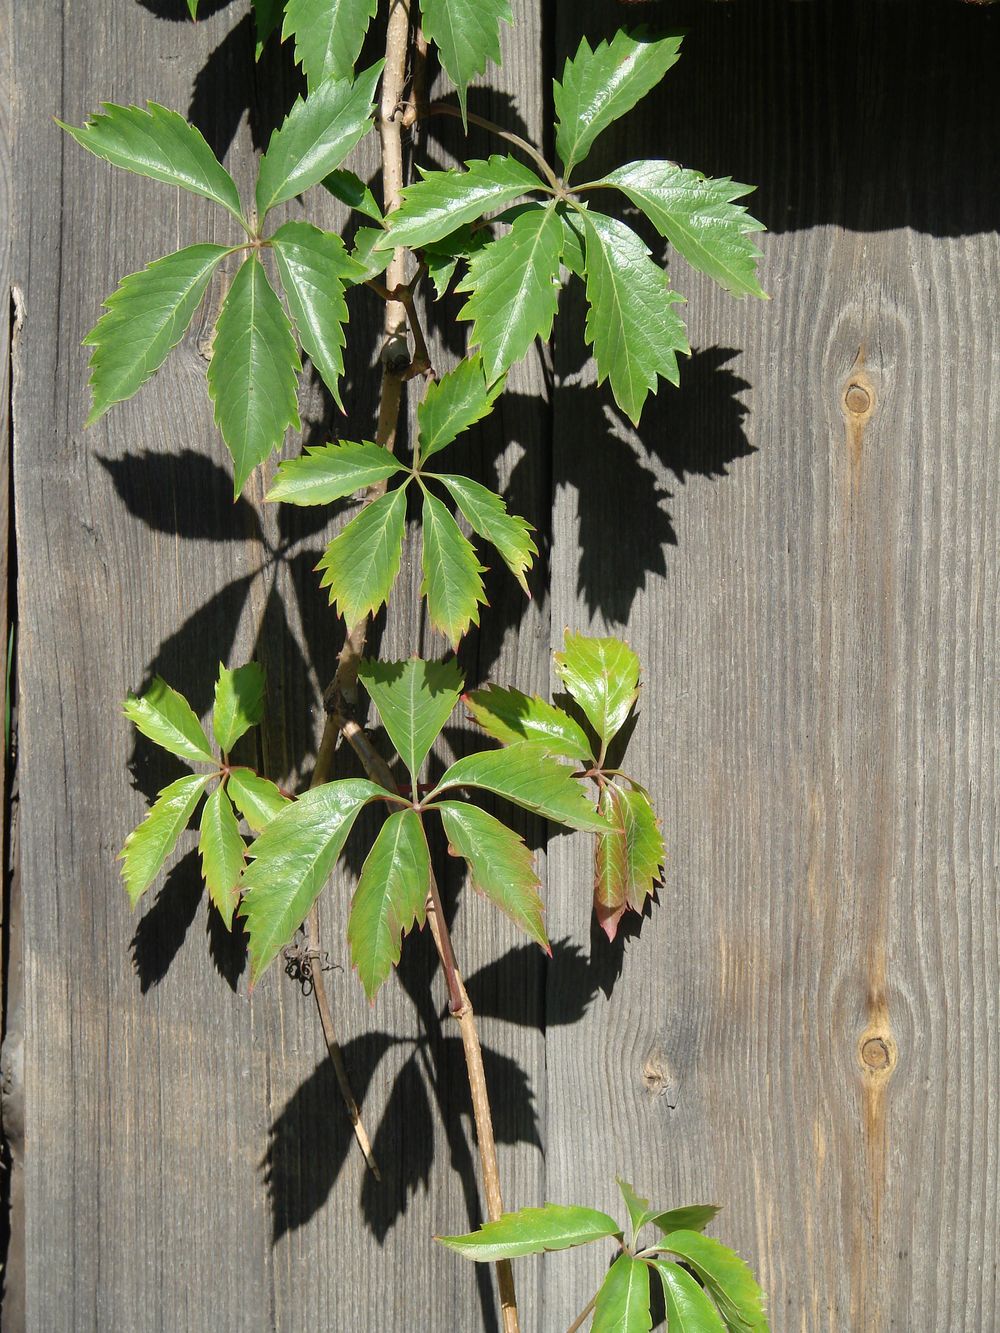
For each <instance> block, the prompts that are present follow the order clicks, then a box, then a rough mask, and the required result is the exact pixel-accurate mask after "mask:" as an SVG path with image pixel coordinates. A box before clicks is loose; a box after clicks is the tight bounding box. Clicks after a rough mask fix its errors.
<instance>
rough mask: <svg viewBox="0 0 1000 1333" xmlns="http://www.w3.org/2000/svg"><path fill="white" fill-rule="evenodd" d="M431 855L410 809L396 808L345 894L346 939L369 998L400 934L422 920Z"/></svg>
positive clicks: (393, 957)
mask: <svg viewBox="0 0 1000 1333" xmlns="http://www.w3.org/2000/svg"><path fill="white" fill-rule="evenodd" d="M430 870H431V861H430V854H429V853H428V850H427V839H426V838H425V837H424V828H423V824H422V823H421V822H420V816H419V815H418V814H417V812H416V811H415V810H397V811H396V813H395V814H392V815H390V816H389V818H388V819H387V820H386V821H385V823H384V824H383V825H382V827H381V829H380V830H379V834H378V837H377V838H376V839H375V842H374V844H373V846H372V849H371V851H370V852H369V853H368V856H367V857H366V859H365V863H364V866H363V867H362V870H361V878H360V879H359V880H358V887H357V888H356V889H355V890H354V897H353V899H352V900H351V915H350V918H349V919H348V922H347V940H348V943H349V944H350V946H351V961H352V962H353V963H354V966H355V967H356V968H357V969H358V977H359V978H360V980H361V984H362V986H364V988H365V994H366V995H367V996H368V998H369V1000H374V998H375V996H376V994H377V992H378V989H379V987H380V986H381V985H382V983H383V982H384V981H385V980H386V979H387V978H388V976H389V973H390V972H391V970H392V969H393V968H394V967H395V966H396V964H397V963H398V962H399V954H400V948H401V945H402V938H403V936H404V935H405V934H406V933H407V932H408V931H410V930H412V929H413V926H414V925H415V924H418V923H419V924H420V925H421V926H422V925H423V924H424V916H425V912H424V903H425V901H426V898H427V890H428V888H429V886H430Z"/></svg>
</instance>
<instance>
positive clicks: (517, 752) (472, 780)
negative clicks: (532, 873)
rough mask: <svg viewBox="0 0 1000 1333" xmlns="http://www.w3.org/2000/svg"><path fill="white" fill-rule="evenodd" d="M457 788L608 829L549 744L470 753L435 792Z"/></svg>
mask: <svg viewBox="0 0 1000 1333" xmlns="http://www.w3.org/2000/svg"><path fill="white" fill-rule="evenodd" d="M453 787H478V788H480V789H481V790H483V791H489V792H492V793H493V794H494V795H495V796H503V797H505V798H506V799H507V800H508V801H513V802H514V804H515V805H520V806H523V808H524V809H525V810H531V811H532V812H533V813H534V814H537V815H544V817H545V818H546V819H551V820H552V822H553V823H554V824H566V825H568V827H569V828H575V829H583V830H585V831H587V832H589V833H601V832H603V831H604V830H606V828H607V823H606V822H605V820H604V818H603V816H601V815H599V814H598V813H597V811H596V810H595V809H594V807H593V806H592V805H591V804H590V802H589V801H588V800H587V798H586V796H585V795H584V790H583V787H582V786H581V785H580V783H579V782H577V780H576V779H575V778H574V777H573V771H572V769H570V768H567V766H566V765H565V764H561V763H560V762H559V760H558V759H554V758H553V757H552V756H551V754H550V753H549V752H548V750H547V749H546V747H545V746H544V744H537V743H535V742H532V741H522V742H521V743H520V744H518V745H508V746H507V748H506V749H504V750H483V751H481V752H480V753H479V754H470V755H466V756H465V758H464V759H458V760H456V762H455V763H454V764H452V766H451V767H450V768H449V769H448V770H447V772H446V773H445V774H444V776H443V777H442V778H441V781H440V782H439V783H438V785H437V787H436V788H435V789H434V792H433V793H432V796H437V795H438V794H440V793H441V792H444V791H448V790H450V789H451V788H453ZM428 799H430V798H428Z"/></svg>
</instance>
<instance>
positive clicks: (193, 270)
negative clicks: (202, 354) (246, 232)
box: [83, 245, 229, 426]
mask: <svg viewBox="0 0 1000 1333" xmlns="http://www.w3.org/2000/svg"><path fill="white" fill-rule="evenodd" d="M228 253H229V251H228V250H227V249H226V247H225V246H222V245H190V246H188V247H187V249H185V250H178V251H177V252H176V254H172V255H166V256H164V258H163V259H156V260H154V261H153V263H151V264H148V265H147V266H146V267H145V268H144V269H142V270H141V271H140V272H139V273H130V274H129V275H128V276H127V277H124V278H122V280H121V282H120V283H119V284H118V288H117V290H116V291H115V292H113V293H112V294H111V295H110V296H109V297H108V299H107V300H106V301H105V302H104V305H105V307H106V310H107V313H106V314H104V315H102V316H101V318H100V319H99V320H98V321H97V323H96V324H95V325H94V327H93V328H92V329H91V330H90V332H89V333H88V334H87V336H86V338H84V340H83V342H84V346H85V347H92V348H93V349H94V350H93V352H92V353H91V357H90V388H91V393H92V395H93V406H92V407H91V410H90V416H89V417H88V418H87V425H88V426H91V425H93V423H94V422H95V421H97V420H98V418H100V417H102V416H103V415H104V413H105V412H106V411H107V410H108V408H109V407H110V406H111V405H112V403H121V402H124V400H125V399H126V398H131V397H132V395H133V394H134V393H135V392H136V391H137V390H138V389H140V388H141V387H142V385H144V384H145V383H146V381H147V380H148V379H149V378H150V377H151V376H152V375H153V374H154V373H155V372H156V371H157V370H159V368H160V366H162V365H163V362H164V361H165V360H166V358H167V355H168V353H169V352H170V350H171V348H173V347H176V346H177V344H178V343H179V342H180V340H181V338H183V337H184V334H185V332H186V330H187V327H188V325H189V324H190V323H191V320H192V319H193V318H194V313H195V311H196V310H197V309H198V306H199V305H200V304H201V299H202V297H203V296H204V295H205V289H206V287H207V286H208V284H209V282H210V281H211V278H212V274H213V273H214V272H215V270H216V268H217V267H218V265H219V262H220V260H222V258H223V257H224V256H225V255H227V254H228Z"/></svg>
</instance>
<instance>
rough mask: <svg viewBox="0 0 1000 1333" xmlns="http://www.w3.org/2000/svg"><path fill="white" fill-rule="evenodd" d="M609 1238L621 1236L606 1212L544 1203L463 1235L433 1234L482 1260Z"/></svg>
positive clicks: (569, 1246)
mask: <svg viewBox="0 0 1000 1333" xmlns="http://www.w3.org/2000/svg"><path fill="white" fill-rule="evenodd" d="M610 1238H614V1239H620V1238H621V1230H620V1228H619V1226H618V1223H617V1222H616V1221H615V1220H614V1218H613V1217H609V1216H608V1215H607V1213H600V1212H598V1211H597V1210H596V1209H594V1208H574V1207H571V1206H567V1205H565V1204H558V1203H547V1204H545V1205H544V1206H543V1207H541V1208H522V1209H520V1211H519V1212H516V1213H504V1215H503V1217H501V1218H499V1219H498V1220H497V1221H496V1222H485V1223H484V1224H483V1225H482V1226H481V1227H480V1228H479V1230H478V1231H472V1232H470V1233H469V1234H468V1235H465V1236H436V1237H435V1240H437V1241H439V1242H440V1243H441V1244H442V1245H447V1247H448V1249H449V1250H454V1251H455V1252H456V1253H458V1254H461V1255H462V1256H463V1257H464V1258H466V1259H472V1260H474V1261H475V1262H476V1263H480V1264H484V1263H495V1262H496V1260H497V1259H517V1258H519V1257H520V1256H521V1255H524V1254H543V1253H544V1252H545V1251H546V1250H569V1249H572V1248H573V1247H574V1246H576V1245H589V1244H590V1242H591V1241H595V1240H605V1239H610Z"/></svg>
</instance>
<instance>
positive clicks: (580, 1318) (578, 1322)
mask: <svg viewBox="0 0 1000 1333" xmlns="http://www.w3.org/2000/svg"><path fill="white" fill-rule="evenodd" d="M600 1294H601V1293H600V1290H597V1291H595V1292H594V1294H593V1296H591V1298H590V1300H589V1301H588V1302H587V1306H586V1308H585V1309H583V1310H581V1311H580V1313H579V1314H578V1315H577V1317H576V1318H575V1319H574V1320H573V1322H572V1324H570V1326H569V1328H568V1329H567V1330H566V1333H577V1330H578V1329H581V1328H583V1325H584V1322H585V1321H586V1318H587V1316H588V1315H589V1314H590V1312H591V1310H593V1308H594V1306H595V1305H596V1304H597V1298H598V1296H599V1295H600Z"/></svg>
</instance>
